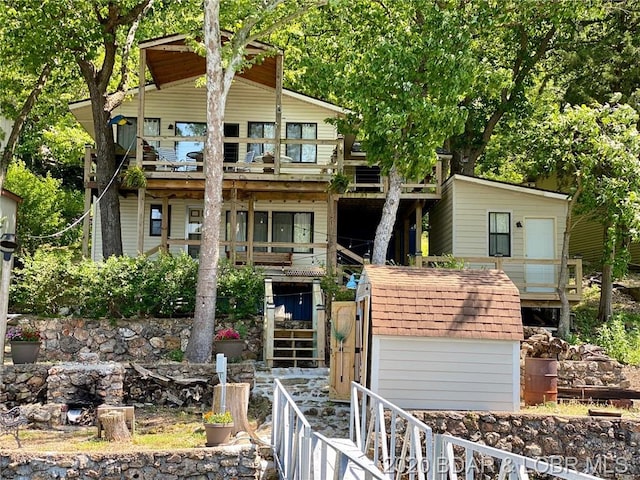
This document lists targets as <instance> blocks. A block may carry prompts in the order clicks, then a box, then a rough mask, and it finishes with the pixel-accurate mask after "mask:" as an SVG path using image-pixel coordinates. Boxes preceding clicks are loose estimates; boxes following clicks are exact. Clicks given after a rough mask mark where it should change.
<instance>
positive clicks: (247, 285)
mask: <svg viewBox="0 0 640 480" xmlns="http://www.w3.org/2000/svg"><path fill="white" fill-rule="evenodd" d="M23 263H24V265H23V267H22V268H17V269H16V270H15V276H16V280H15V281H14V283H13V286H12V290H11V301H12V308H13V310H14V311H20V312H23V313H33V314H37V315H45V316H48V315H55V314H58V313H59V312H60V311H61V310H62V309H65V308H68V309H69V310H70V313H71V312H72V313H76V314H78V315H82V316H85V317H92V318H99V317H104V316H109V317H115V318H130V317H138V316H157V317H175V316H186V315H192V314H193V312H194V308H195V296H196V283H197V275H198V273H197V272H198V263H197V261H196V260H194V259H193V258H191V257H189V256H188V255H186V254H181V255H176V256H174V255H159V256H158V257H157V258H153V259H151V258H148V257H144V256H140V257H135V258H132V257H111V258H109V259H108V260H107V261H105V262H104V263H101V264H99V263H94V262H92V261H90V260H78V259H76V258H75V257H74V255H73V253H72V252H71V250H69V249H67V248H42V249H39V250H38V251H36V253H35V254H34V255H32V256H28V257H26V258H25V259H24V262H23ZM263 297H264V282H263V276H262V275H261V274H260V272H257V271H255V270H254V269H253V268H251V267H243V268H241V269H238V270H236V269H235V268H233V267H231V266H230V265H228V264H227V263H226V262H221V264H220V268H219V269H218V301H217V308H216V312H217V313H218V314H233V315H234V318H247V317H248V316H250V315H253V314H255V313H257V311H258V310H259V306H260V304H261V302H262V299H263Z"/></svg>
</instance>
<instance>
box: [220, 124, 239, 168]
mask: <svg viewBox="0 0 640 480" xmlns="http://www.w3.org/2000/svg"><path fill="white" fill-rule="evenodd" d="M224 136H225V138H232V137H239V136H240V125H238V124H237V123H225V124H224ZM239 149H240V145H239V144H238V143H237V142H236V143H230V142H224V161H225V163H231V162H233V163H235V162H237V161H238V153H239Z"/></svg>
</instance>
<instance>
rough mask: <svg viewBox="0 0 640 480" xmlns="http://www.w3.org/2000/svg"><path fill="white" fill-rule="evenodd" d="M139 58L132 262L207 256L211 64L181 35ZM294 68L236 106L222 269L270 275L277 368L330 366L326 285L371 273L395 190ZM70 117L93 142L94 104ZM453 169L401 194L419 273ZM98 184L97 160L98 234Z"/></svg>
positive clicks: (119, 130) (92, 191)
mask: <svg viewBox="0 0 640 480" xmlns="http://www.w3.org/2000/svg"><path fill="white" fill-rule="evenodd" d="M250 49H251V52H252V54H254V53H255V54H262V53H265V52H267V51H268V52H273V51H274V48H273V47H271V46H269V45H266V44H264V43H261V42H252V44H251V45H250ZM140 52H141V54H140V58H141V68H140V71H141V73H140V78H139V80H140V85H145V78H146V76H147V73H148V74H149V76H150V78H151V79H152V83H151V84H149V85H145V86H144V88H138V89H135V90H133V91H131V94H130V96H129V99H128V100H127V101H125V102H124V103H123V104H122V105H121V106H120V107H118V108H117V109H116V110H115V111H113V112H112V119H113V120H114V121H113V124H114V125H113V128H114V133H115V136H116V139H117V142H118V144H119V145H120V147H121V151H120V157H119V158H120V159H121V160H122V162H123V169H125V168H127V167H130V166H138V167H140V168H141V169H142V170H143V171H144V175H145V177H146V186H145V187H144V188H126V187H124V186H123V185H122V183H119V184H118V188H119V192H120V194H121V222H122V238H123V249H124V252H125V253H126V254H127V255H136V254H138V253H145V254H147V255H154V254H156V253H157V252H159V251H169V252H173V253H177V252H186V253H188V254H189V255H192V256H194V257H197V256H198V251H199V248H200V229H201V222H202V211H203V198H204V172H203V170H204V169H205V168H206V162H205V161H204V158H203V147H204V138H205V137H204V135H205V132H206V92H205V88H204V87H203V86H202V82H201V81H200V82H199V81H198V80H199V79H200V78H201V77H202V75H204V73H205V61H204V59H203V58H202V57H200V56H198V55H196V54H195V53H193V51H192V50H191V49H190V47H189V46H188V45H187V43H186V42H185V38H184V37H183V36H180V35H173V36H168V37H163V38H159V39H154V40H149V41H146V42H143V43H141V45H140ZM282 64H283V59H282V52H278V51H276V52H275V54H269V55H268V56H266V57H264V59H263V61H262V62H260V63H257V64H255V65H253V66H252V67H251V68H250V69H248V70H245V71H243V72H240V73H238V74H237V75H236V78H235V81H234V83H233V85H232V87H231V90H230V93H229V97H228V99H227V105H226V111H225V125H224V137H225V138H224V142H225V145H224V177H223V199H224V204H223V215H222V220H221V225H220V229H221V234H222V235H221V237H222V241H221V243H220V247H221V256H225V257H227V258H228V259H229V261H230V262H233V263H234V264H237V265H243V264H251V265H259V266H261V267H263V268H264V270H265V273H266V275H267V277H268V281H267V283H266V298H265V305H264V309H265V314H266V317H267V319H268V322H267V328H266V329H265V355H264V356H265V360H266V361H267V363H268V364H271V363H273V362H274V361H277V360H279V359H281V358H285V357H288V356H290V355H304V352H305V351H308V352H310V353H309V357H308V358H309V360H310V361H317V362H319V363H322V361H323V360H324V334H323V332H322V331H320V330H321V328H322V325H323V320H322V319H323V318H324V317H323V316H324V301H323V297H322V291H321V288H320V281H319V279H320V278H321V277H322V276H324V275H325V274H326V273H328V272H331V273H333V272H340V271H341V269H346V270H348V271H349V272H353V271H360V269H361V268H362V265H363V264H364V263H366V258H367V255H368V254H370V251H371V249H372V246H373V240H374V237H375V230H376V227H377V225H378V222H379V219H380V216H381V212H382V207H383V204H384V202H385V198H386V193H387V188H388V182H387V181H386V178H385V177H384V176H383V175H381V173H380V169H379V168H378V167H376V166H375V165H373V166H372V165H369V164H368V162H367V158H366V153H365V152H362V151H361V149H360V148H359V143H358V142H357V141H356V139H355V138H354V137H353V136H348V135H344V136H343V135H341V134H340V133H339V132H338V131H337V129H336V127H335V126H334V125H333V124H332V123H331V122H329V121H328V119H332V118H338V117H341V116H343V115H344V114H345V113H346V112H345V111H344V109H342V108H341V107H338V106H336V105H332V104H330V103H328V102H324V101H321V100H318V99H315V98H311V97H308V96H305V95H302V94H300V93H297V92H294V91H290V90H287V89H284V88H283V86H282V77H283V71H282V68H283V67H282ZM70 109H71V111H72V113H73V114H74V115H75V117H76V118H77V119H78V121H79V122H80V123H81V124H82V125H83V126H84V128H85V129H86V130H87V131H88V132H89V133H90V134H93V123H92V116H91V104H90V102H89V101H87V100H85V101H79V102H76V103H73V104H72V105H71V106H70ZM116 119H117V120H120V121H115V120H116ZM140 119H143V120H142V121H140ZM447 158H448V157H447V156H446V155H440V156H439V161H438V162H437V164H436V165H435V166H434V168H433V171H432V172H430V173H429V175H427V176H426V177H425V178H423V179H420V180H419V181H415V180H414V181H411V182H409V181H408V182H406V183H404V184H403V186H402V194H401V199H400V205H399V208H398V214H397V222H396V225H395V228H394V234H393V240H392V243H391V246H390V248H389V252H388V258H389V259H390V260H393V261H394V262H395V263H397V264H407V263H408V262H410V261H414V260H413V259H414V258H415V259H417V260H415V261H416V263H419V261H420V258H421V257H420V253H419V252H417V250H418V248H419V247H417V246H419V245H420V239H421V237H422V219H423V216H424V214H426V213H427V212H429V211H430V210H431V209H432V208H437V207H438V203H439V202H440V203H443V202H441V187H442V172H443V167H442V164H443V162H446V161H447ZM93 172H94V167H93V157H92V152H91V150H88V151H87V154H86V158H85V204H86V205H87V207H88V206H89V205H90V204H92V203H93V206H94V211H95V215H94V218H93V221H94V222H96V224H99V223H98V222H99V219H100V205H99V203H97V202H96V194H97V189H96V183H95V178H94V173H93ZM125 172H126V170H125ZM337 173H341V174H343V175H346V177H347V178H348V180H349V183H348V187H347V189H346V190H345V191H340V192H336V191H331V189H330V188H329V185H330V184H331V180H332V178H334V176H335V175H336V174H337ZM125 175H126V173H125ZM539 198H543V197H542V196H540V197H535V199H536V201H537V200H538V199H539ZM443 201H444V199H443ZM90 221H91V220H90V219H89V218H87V219H85V224H84V232H85V236H84V242H83V249H84V252H85V254H86V255H90V256H91V258H93V259H95V260H100V259H101V250H102V239H101V232H100V228H93V229H91V228H90V227H91V225H90ZM432 234H434V231H433V229H432ZM481 235H483V236H485V235H486V232H482V233H481ZM89 238H91V242H89ZM89 245H90V246H91V250H90V251H89ZM443 253H445V252H444V251H443ZM276 312H278V315H276ZM282 312H284V313H282ZM278 319H287V320H289V319H290V320H292V321H297V322H300V323H298V324H296V326H295V328H294V329H293V330H292V329H290V328H279V327H278V325H281V324H282V322H280V321H279V320H278ZM292 332H293V333H292ZM279 340H282V341H279ZM278 347H280V348H278ZM297 358H299V357H297Z"/></svg>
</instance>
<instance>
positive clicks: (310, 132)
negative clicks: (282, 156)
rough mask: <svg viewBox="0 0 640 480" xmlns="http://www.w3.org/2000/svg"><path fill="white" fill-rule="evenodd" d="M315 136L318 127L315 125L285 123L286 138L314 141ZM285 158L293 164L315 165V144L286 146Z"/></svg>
mask: <svg viewBox="0 0 640 480" xmlns="http://www.w3.org/2000/svg"><path fill="white" fill-rule="evenodd" d="M317 135H318V125H317V124H315V123H287V138H291V139H310V140H315V139H316V138H317ZM287 156H288V157H291V158H292V159H293V161H294V162H302V163H316V157H317V148H316V145H315V144H312V145H310V144H302V145H289V144H287Z"/></svg>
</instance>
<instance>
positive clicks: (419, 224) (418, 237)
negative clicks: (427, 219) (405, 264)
mask: <svg viewBox="0 0 640 480" xmlns="http://www.w3.org/2000/svg"><path fill="white" fill-rule="evenodd" d="M416 267H418V268H420V267H422V204H421V203H418V205H416Z"/></svg>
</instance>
